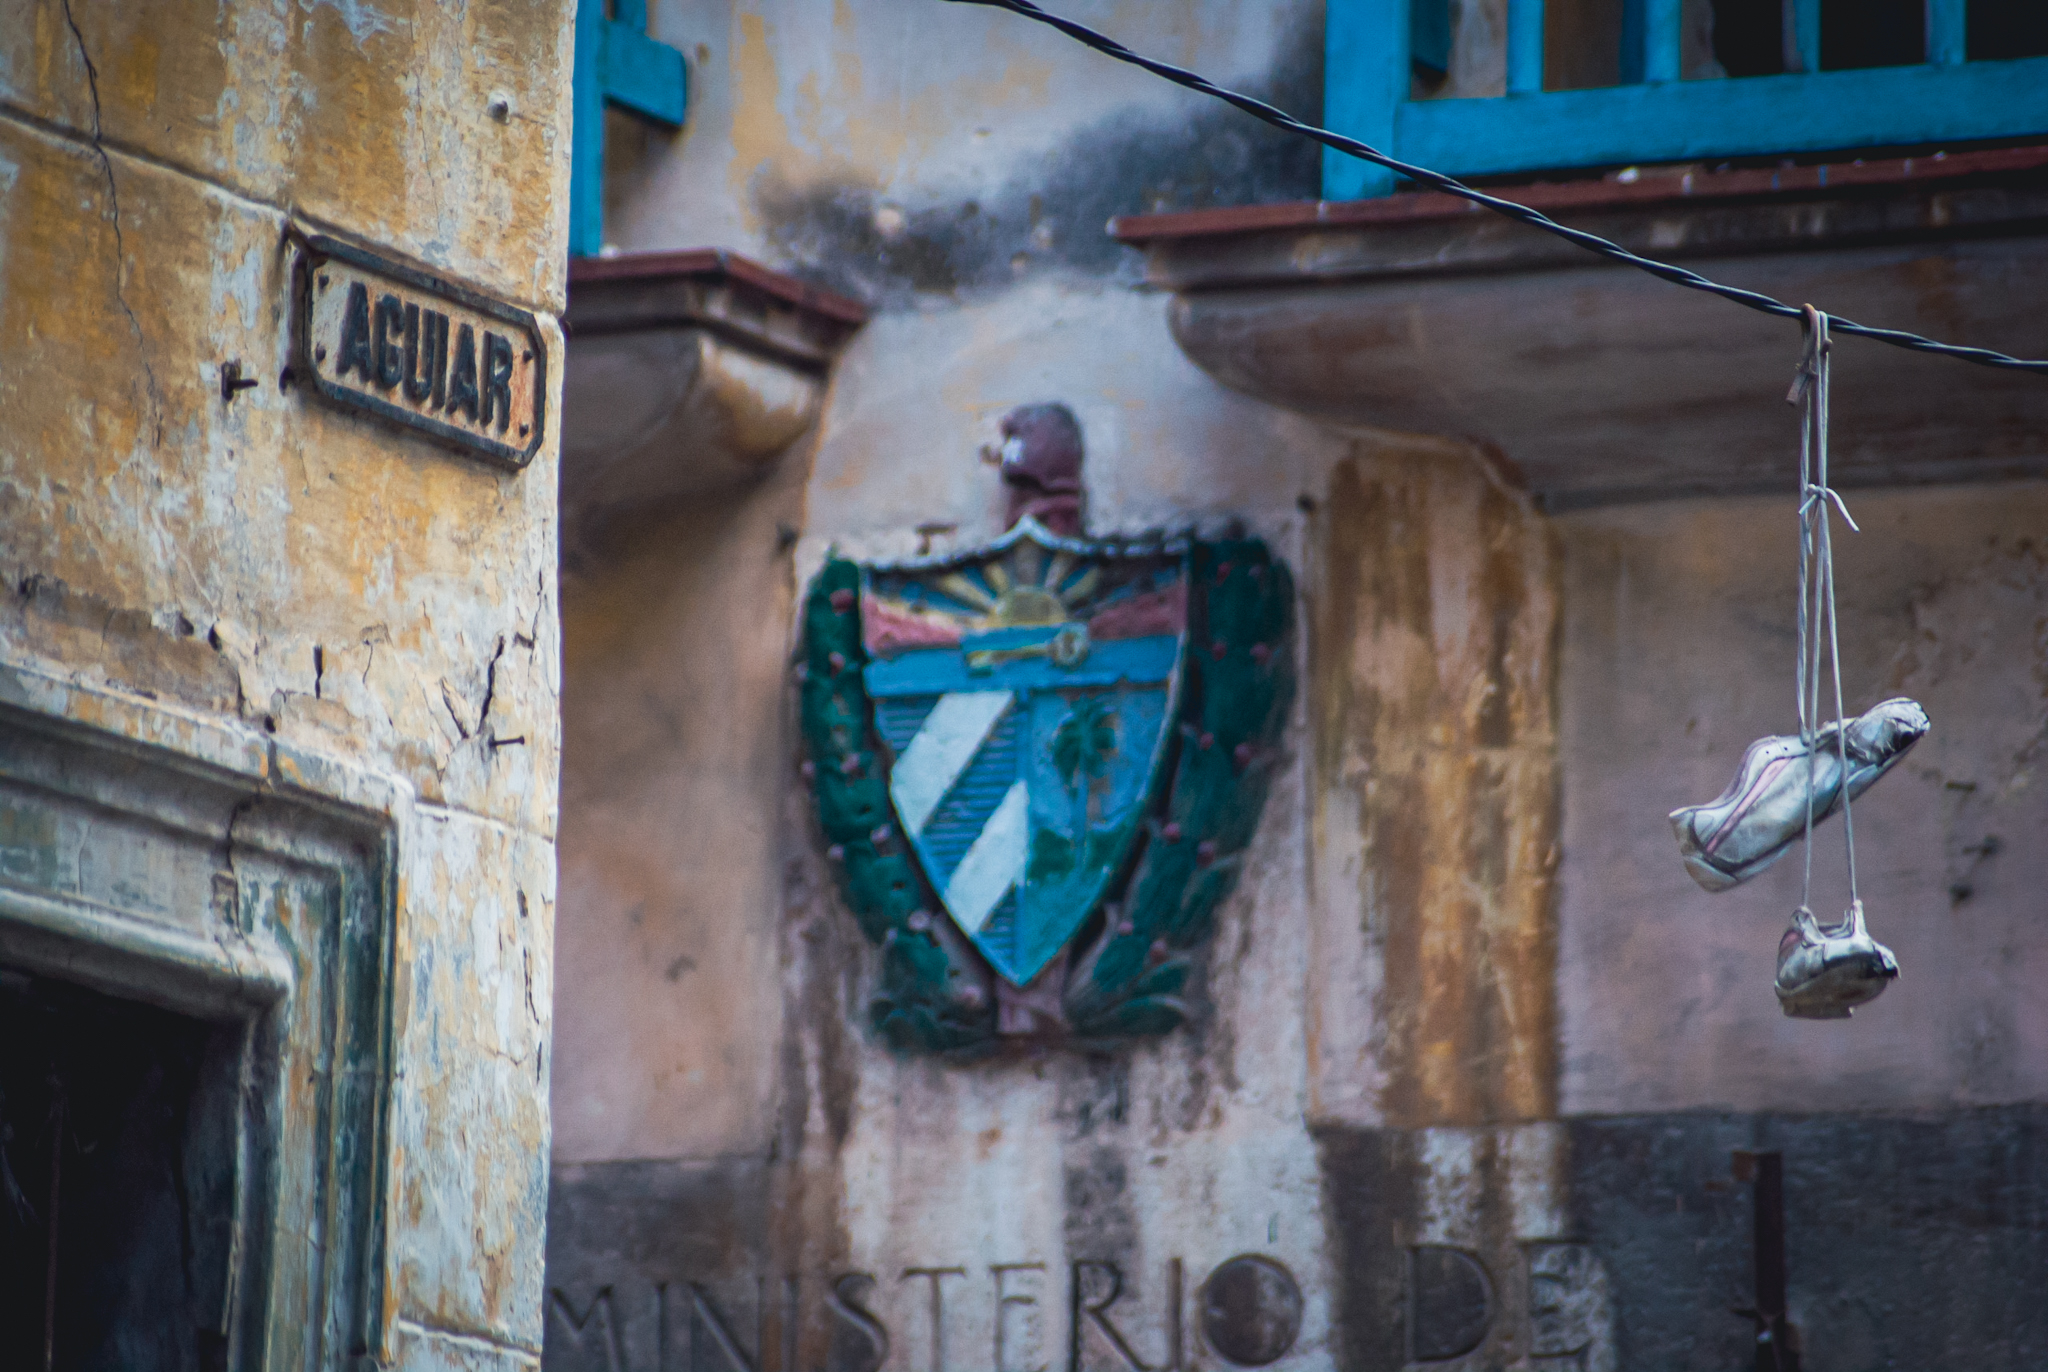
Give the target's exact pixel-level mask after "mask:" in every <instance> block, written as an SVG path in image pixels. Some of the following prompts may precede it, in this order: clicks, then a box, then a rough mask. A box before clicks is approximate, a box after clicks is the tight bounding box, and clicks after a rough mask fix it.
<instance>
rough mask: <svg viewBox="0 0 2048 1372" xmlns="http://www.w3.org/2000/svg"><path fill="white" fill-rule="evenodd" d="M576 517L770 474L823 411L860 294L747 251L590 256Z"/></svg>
mask: <svg viewBox="0 0 2048 1372" xmlns="http://www.w3.org/2000/svg"><path fill="white" fill-rule="evenodd" d="M569 279H570V300H569V311H568V314H567V315H566V316H565V318H564V325H565V328H566V330H567V333H568V336H569V346H568V350H567V351H568V363H567V367H566V369H565V372H564V379H563V391H562V420H563V423H562V519H563V525H564V528H565V530H567V531H568V533H569V534H570V536H571V537H572V538H580V539H586V540H587V539H588V538H589V537H590V536H591V535H592V533H593V531H594V530H595V528H596V527H597V526H599V525H601V524H602V523H603V521H604V519H605V518H606V517H607V516H609V515H610V514H612V513H615V512H617V511H619V510H621V509H625V508H633V507H645V506H649V505H656V504H660V503H664V502H667V501H671V500H676V499H681V498H686V497H690V496H699V495H705V494H710V493H715V492H718V491H723V490H727V489H731V488H734V487H738V486H744V485H746V484H749V483H751V482H753V481H756V480H759V479H760V477H761V476H762V475H764V474H765V473H766V472H767V471H768V470H769V469H770V468H771V467H773V465H774V463H775V461H776V459H777V458H778V457H779V456H780V455H781V454H782V453H783V452H784V451H785V450H786V449H788V447H789V446H790V445H791V444H792V443H794V442H795V441H796V439H797V438H798V437H799V436H801V435H802V434H803V433H804V432H805V431H806V430H808V429H809V428H810V426H811V424H812V422H813V421H814V420H815V419H816V418H817V414H818V407H819V404H820V403H821V401H822V400H823V397H824V390H825V374H826V371H827V369H828V368H829V367H830V365H831V362H832V359H833V358H834V357H835V356H836V355H837V354H838V351H839V348H840V347H841V346H842V345H843V344H844V343H845V341H846V339H847V338H848V337H849V336H850V335H851V334H852V333H853V331H854V330H855V329H856V328H858V327H859V326H860V324H861V323H862V321H863V320H865V319H866V317H867V314H866V310H865V309H864V308H863V307H862V306H861V305H860V304H858V303H857V302H855V301H852V300H848V299H846V298H845V297H843V296H838V295H834V294H832V293H831V292H829V291H824V290H820V289H818V288H816V287H814V286H810V285H807V284H805V283H804V282H801V281H798V280H796V279H794V278H792V277H787V276H783V275H781V274H780V273H777V272H772V271H770V270H768V269H767V268H766V267H763V266H760V265H759V264H757V263H754V262H749V261H748V260H747V259H745V258H743V257H740V256H738V255H737V254H734V253H728V252H723V251H717V250H710V249H706V250H699V251H692V252H674V253H637V254H631V255H626V256H619V257H609V258H584V259H579V260H578V261H576V262H575V263H574V264H572V266H571V269H570V278H569Z"/></svg>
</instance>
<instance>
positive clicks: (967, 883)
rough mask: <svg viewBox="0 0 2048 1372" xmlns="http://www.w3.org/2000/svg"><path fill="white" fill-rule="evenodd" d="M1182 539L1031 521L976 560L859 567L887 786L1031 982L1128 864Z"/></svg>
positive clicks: (1163, 698) (1158, 717)
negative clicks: (1070, 529)
mask: <svg viewBox="0 0 2048 1372" xmlns="http://www.w3.org/2000/svg"><path fill="white" fill-rule="evenodd" d="M1187 603H1188V567H1187V558H1186V554H1185V551H1184V550H1183V549H1181V548H1179V547H1168V546H1162V545H1145V546H1125V545H1118V544H1109V543H1101V542H1096V541H1093V540H1084V539H1070V538H1061V537H1059V536H1057V535H1055V534H1052V533H1050V532H1048V531H1047V530H1046V529H1045V528H1044V527H1042V526H1041V525H1039V524H1038V523H1037V522H1036V521H1035V520H1031V519H1025V520H1023V521H1022V522H1020V523H1019V524H1018V525H1017V526H1016V528H1014V529H1012V530H1011V531H1010V532H1009V533H1008V534H1007V535H1005V536H1004V537H1003V538H1002V539H1001V540H999V541H998V542H996V543H994V544H991V545H990V546H988V547H986V548H984V549H981V550H979V551H977V552H973V553H968V554H962V555H958V556H950V557H946V558H943V559H925V560H921V561H918V562H912V563H900V564H895V565H891V566H876V567H869V568H867V569H865V571H864V573H863V578H862V587H861V632H862V638H863V640H864V646H865V647H866V649H867V652H868V659H869V660H868V666H867V669H866V681H867V690H868V694H869V696H870V697H872V699H873V700H874V705H875V725H876V729H877V731H878V732H879V733H880V735H881V737H882V740H883V742H884V743H885V744H886V745H887V749H888V753H889V756H890V759H891V761H890V764H889V795H890V799H891V801H892V802H893V804H894V806H895V809H896V815H897V818H898V819H899V820H900V821H901V823H902V826H903V829H904V832H905V833H906V834H908V835H909V838H910V842H911V845H912V847H913V848H914V849H915V850H916V853H917V857H918V860H919V862H920V863H921V864H922V865H923V868H924V872H925V875H926V877H927V878H928V879H929V881H930V883H931V885H932V888H933V889H934V890H935V891H936V892H937V893H938V896H939V899H940V901H941V902H942V903H943V904H944V906H945V908H946V912H947V913H948V914H949V915H950V916H951V917H952V919H953V921H954V923H956V924H957V925H958V926H959V927H960V929H961V931H962V932H963V933H965V934H966V935H967V937H968V939H969V940H970V941H972V942H973V944H974V946H975V947H976V948H977V949H979V950H980V952H981V954H982V955H983V956H984V957H986V958H987V959H988V961H989V964H990V965H991V966H993V967H994V968H995V969H996V971H997V972H999V973H1000V974H1001V975H1002V976H1003V977H1004V978H1005V979H1006V980H1007V981H1009V982H1010V983H1012V984H1013V985H1016V986H1019V987H1022V986H1024V985H1026V984H1027V983H1029V982H1030V981H1031V980H1032V979H1033V978H1035V977H1036V976H1037V975H1038V974H1039V973H1040V972H1041V971H1042V970H1043V969H1044V968H1045V966H1046V964H1047V963H1049V962H1051V961H1052V959H1053V958H1054V957H1055V956H1057V955H1058V954H1059V952H1060V951H1061V950H1062V949H1063V948H1065V947H1066V946H1067V944H1068V942H1069V941H1070V940H1071V939H1072V938H1073V937H1074V935H1075V934H1076V933H1078V932H1079V931H1080V929H1081V927H1082V925H1083V924H1084V923H1086V922H1087V919H1088V916H1089V915H1090V914H1092V913H1093V912H1094V910H1095V908H1096V906H1097V905H1098V904H1099V903H1100V902H1101V901H1102V899H1103V895H1104V893H1105V891H1107V890H1108V889H1109V887H1110V885H1111V883H1112V882H1113V881H1114V880H1115V879H1116V878H1117V876H1118V875H1119V874H1120V873H1121V872H1122V871H1123V869H1124V867H1125V865H1126V863H1127V861H1128V859H1129V857H1130V853H1131V846H1132V841H1133V839H1134V838H1135V837H1136V836H1137V834H1138V832H1139V829H1140V828H1141V826H1142V825H1143V823H1144V820H1145V817H1146V815H1147V814H1148V812H1149V810H1150V809H1151V803H1152V798H1153V794H1154V790H1155V787H1156V786H1157V783H1158V779H1159V776H1160V771H1161V761H1162V759H1163V758H1164V757H1165V755H1166V752H1167V748H1166V743H1167V731H1168V726H1169V723H1170V722H1171V721H1172V720H1174V719H1175V718H1176V716H1177V707H1178V693H1179V687H1180V678H1181V658H1182V653H1183V652H1184V651H1185V641H1186V629H1187Z"/></svg>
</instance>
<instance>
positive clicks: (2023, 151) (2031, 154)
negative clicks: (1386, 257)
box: [1109, 145, 2048, 246]
mask: <svg viewBox="0 0 2048 1372" xmlns="http://www.w3.org/2000/svg"><path fill="white" fill-rule="evenodd" d="M2039 167H2048V145H2042V146H2034V147H2025V148H2000V149H1997V150H1995V151H1987V152H1961V153H1934V154H1932V155H1930V156H1926V157H1893V158H1884V159H1881V160H1876V161H1862V160H1857V161H1852V162H1827V163H1819V164H1815V165H1811V166H1803V167H1771V168H1756V169H1746V170H1742V171H1725V172H1686V173H1682V174H1680V175H1659V174H1657V173H1655V172H1652V173H1648V174H1645V175H1643V176H1641V177H1640V178H1639V179H1637V180H1635V181H1628V182H1624V181H1617V180H1614V179H1612V178H1608V179H1605V180H1600V181H1563V182H1545V183H1539V184H1535V185H1526V186H1511V187H1505V188H1503V187H1488V188H1487V189H1488V192H1489V193H1490V194H1493V195H1497V196H1499V197H1500V198H1501V199H1503V200H1513V201H1515V202H1516V203H1518V204H1522V205H1528V206H1531V207H1533V208H1535V209H1539V210H1544V211H1551V210H1600V209H1622V208H1628V207H1634V206H1643V205H1657V204H1668V203H1674V202H1680V201H1700V200H1726V199H1733V198H1736V197H1740V196H1768V195H1786V194H1800V193H1808V192H1812V191H1816V190H1836V189H1839V188H1842V187H1848V186H1883V185H1903V184H1906V183H1909V182H1924V181H1936V180H1949V179H1952V178H1955V177H1963V176H1982V175H1985V174H1988V173H1997V172H2017V171H2031V170H2033V169H2035V168H2039ZM1483 213H1486V211H1485V210H1483V209H1482V208H1481V207H1480V206H1478V205H1475V204H1473V203H1472V202H1471V201H1469V200H1462V199H1460V198H1458V197H1457V196H1455V195H1446V194H1444V193H1443V192H1441V191H1411V192H1405V193H1403V194H1400V195H1388V196H1382V197H1380V198H1378V199H1375V200H1296V201H1291V202H1288V203H1286V204H1278V205H1232V206H1228V207H1225V208H1221V209H1213V210H1180V211H1175V212H1173V213H1169V214H1134V215H1124V216H1120V217H1118V218H1115V219H1112V220H1110V221H1109V233H1110V236H1111V237H1112V238H1115V239H1117V240H1118V241H1119V242H1123V243H1128V244H1131V245H1132V246H1141V245H1143V244H1146V243H1151V242H1156V241H1159V240H1161V239H1168V238H1206V237H1212V236H1216V237H1220V236H1225V235H1229V234H1240V233H1259V232H1262V231H1268V230H1275V229H1308V228H1332V227H1340V226H1346V225H1371V224H1413V223H1422V222H1427V221H1430V220H1440V219H1457V218H1460V217H1461V216H1464V215H1468V214H1483Z"/></svg>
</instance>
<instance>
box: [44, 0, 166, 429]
mask: <svg viewBox="0 0 2048 1372" xmlns="http://www.w3.org/2000/svg"><path fill="white" fill-rule="evenodd" d="M64 24H65V27H67V28H69V29H70V30H71V40H72V42H74V43H76V44H77V45H78V60H79V61H81V62H83V63H85V85H86V91H87V93H88V94H89V95H90V96H91V97H92V151H93V156H95V157H97V158H99V160H100V170H101V171H102V172H103V173H105V175H106V178H107V199H108V201H109V202H110V203H111V204H112V206H113V211H114V213H113V222H114V300H115V302H116V303H117V304H119V305H120V307H121V313H123V314H125V315H127V316H128V327H129V328H131V329H133V330H134V331H135V349H136V352H137V354H138V355H139V356H140V357H141V359H142V377H143V385H144V388H145V389H146V390H147V391H148V392H149V408H150V414H151V416H152V417H153V424H152V429H153V431H154V434H155V437H154V439H153V440H152V442H151V444H150V446H151V447H153V448H155V447H162V446H163V441H164V397H163V392H162V391H161V390H160V389H159V388H158V387H157V381H156V369H155V368H154V367H152V366H150V365H149V339H148V337H147V336H146V335H145V334H144V333H143V331H142V321H141V320H140V319H139V318H137V317H136V314H135V307H134V306H132V305H130V304H129V303H128V247H127V243H126V241H125V239H124V238H123V237H122V234H121V188H120V187H119V186H118V185H117V184H115V181H114V159H113V158H111V157H109V156H107V149H106V145H105V142H104V139H103V136H102V133H101V128H100V71H99V68H98V67H96V66H94V65H93V60H92V54H91V53H89V52H87V51H86V48H85V35H84V34H83V33H80V32H79V30H78V21H77V20H76V19H74V18H73V17H72V15H71V0H64Z"/></svg>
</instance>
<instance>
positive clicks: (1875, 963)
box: [1776, 900, 1899, 1019]
mask: <svg viewBox="0 0 2048 1372" xmlns="http://www.w3.org/2000/svg"><path fill="white" fill-rule="evenodd" d="M1898 978H1899V960H1898V959H1897V958H1895V957H1893V956H1892V950H1891V949H1889V948H1887V947H1885V946H1884V945H1883V944H1882V943H1879V942H1878V941H1877V940H1876V939H1874V938H1872V937H1871V936H1870V935H1869V934H1868V933H1867V932H1866V931H1865V930H1864V928H1863V902H1862V901H1860V900H1859V901H1855V902H1853V903H1851V905H1850V906H1849V913H1848V914H1847V915H1845V916H1843V918H1842V922H1841V923H1840V924H1838V925H1836V926H1835V927H1834V928H1832V929H1823V928H1821V927H1820V925H1819V924H1818V923H1816V922H1815V921H1814V918H1813V911H1811V910H1809V909H1807V908H1806V907H1805V906H1804V905H1802V906H1800V907H1799V909H1798V910H1797V911H1796V912H1795V913H1794V914H1793V916H1792V927H1791V928H1790V929H1787V930H1786V931H1785V937H1784V938H1782V939H1780V940H1778V979H1777V983H1776V990H1777V992H1778V1005H1779V1006H1780V1008H1782V1009H1783V1010H1784V1011H1785V1013H1786V1014H1787V1015H1789V1016H1790V1017H1792V1018H1793V1019H1847V1018H1849V1016H1850V1015H1852V1014H1854V1013H1855V1011H1856V1007H1857V1006H1859V1005H1862V1004H1864V1003H1865V1002H1867V1001H1873V1000H1876V999H1877V998H1878V996H1880V995H1882V994H1883V993H1884V988H1885V987H1887V986H1889V985H1891V984H1892V983H1893V982H1894V981H1897V980H1898Z"/></svg>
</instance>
